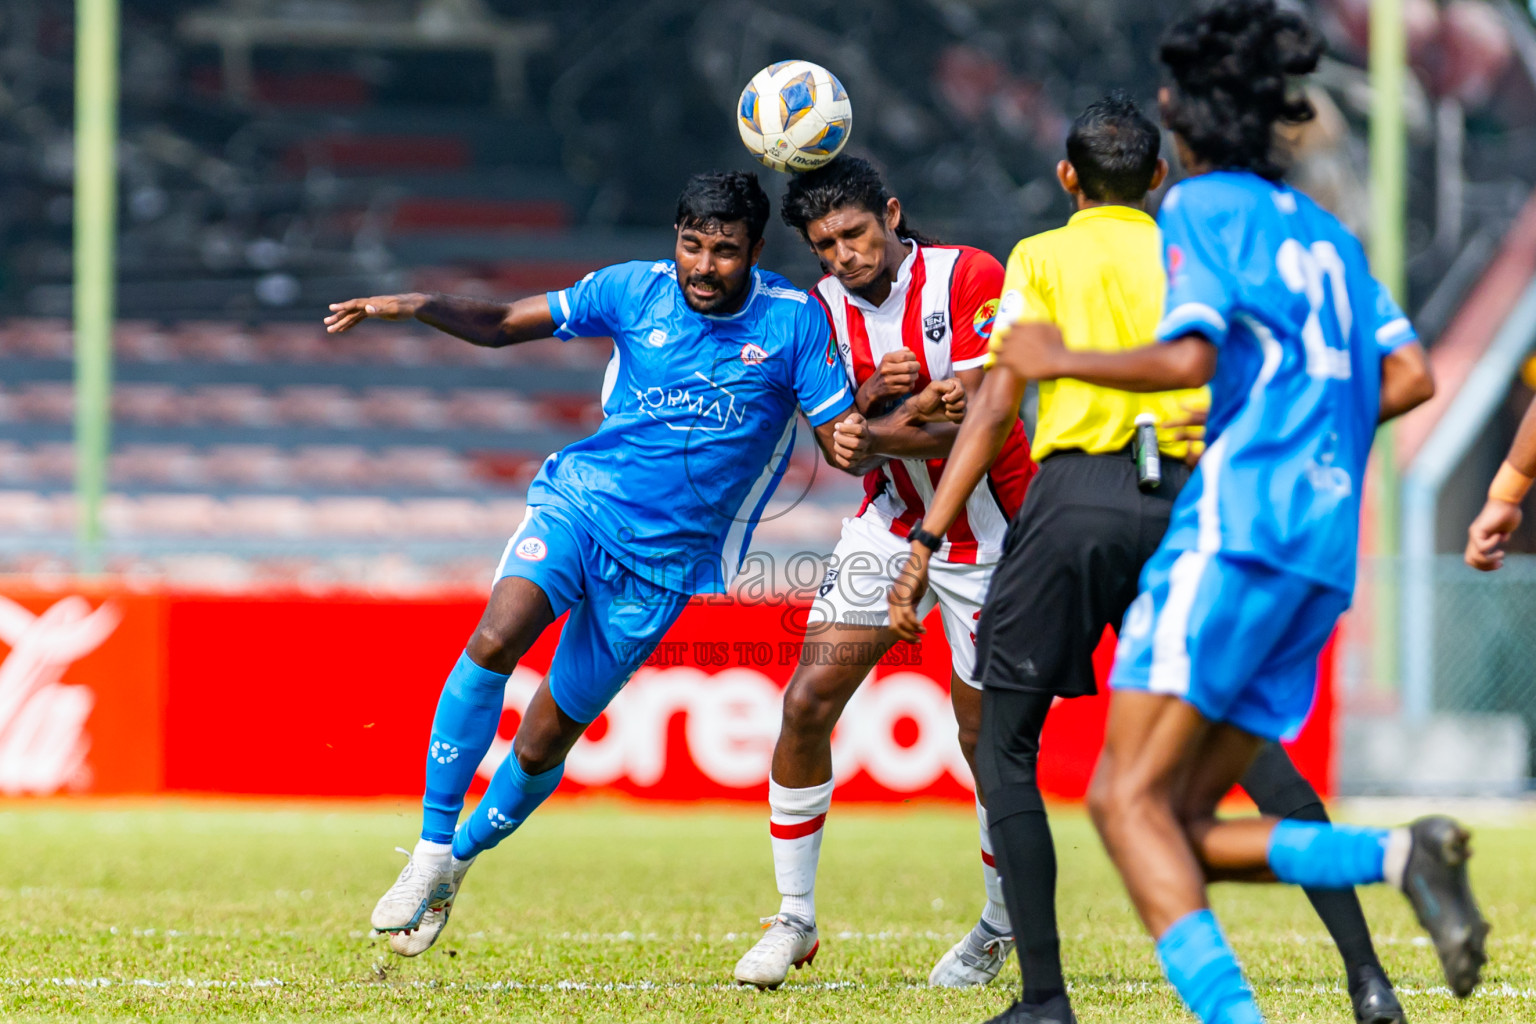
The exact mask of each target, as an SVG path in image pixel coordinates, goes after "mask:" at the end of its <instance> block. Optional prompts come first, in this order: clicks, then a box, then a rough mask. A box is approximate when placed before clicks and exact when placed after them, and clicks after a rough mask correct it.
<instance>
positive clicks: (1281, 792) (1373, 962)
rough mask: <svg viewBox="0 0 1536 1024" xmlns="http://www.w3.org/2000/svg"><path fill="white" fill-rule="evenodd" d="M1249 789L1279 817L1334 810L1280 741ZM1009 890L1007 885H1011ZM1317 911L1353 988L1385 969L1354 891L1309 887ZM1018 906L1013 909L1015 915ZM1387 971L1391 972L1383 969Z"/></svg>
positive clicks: (1322, 817)
mask: <svg viewBox="0 0 1536 1024" xmlns="http://www.w3.org/2000/svg"><path fill="white" fill-rule="evenodd" d="M1242 785H1243V789H1244V790H1245V791H1246V792H1247V793H1248V795H1249V797H1251V798H1252V799H1253V802H1254V803H1255V804H1257V805H1258V808H1259V812H1260V813H1261V814H1264V815H1266V816H1268V817H1273V818H1290V819H1291V820H1293V821H1327V820H1328V812H1327V810H1326V809H1325V808H1324V807H1323V802H1322V800H1321V799H1320V798H1319V797H1318V795H1317V790H1315V789H1313V788H1312V784H1311V783H1309V782H1308V781H1307V780H1306V779H1305V778H1303V777H1302V775H1301V773H1300V772H1299V771H1297V770H1296V766H1295V765H1294V764H1293V763H1292V762H1291V758H1290V755H1289V754H1287V753H1286V752H1285V751H1284V749H1283V748H1281V746H1280V745H1279V744H1278V743H1270V744H1266V745H1265V746H1264V747H1263V748H1262V749H1261V750H1260V751H1259V756H1258V757H1257V758H1255V759H1254V762H1253V765H1252V767H1250V768H1249V769H1248V774H1247V775H1245V776H1243V783H1242ZM1004 884H1005V889H1006V883H1004ZM1303 891H1304V892H1305V893H1306V894H1307V899H1309V900H1311V901H1312V909H1313V910H1315V911H1317V916H1318V917H1320V918H1322V921H1323V925H1324V926H1325V927H1326V928H1327V929H1328V934H1329V935H1331V936H1333V943H1334V945H1335V946H1337V947H1338V948H1339V955H1340V956H1341V957H1343V958H1344V972H1345V975H1346V977H1347V979H1348V983H1349V988H1350V990H1351V991H1353V990H1354V989H1355V988H1356V987H1357V986H1358V985H1359V984H1360V982H1361V973H1362V972H1363V971H1365V970H1366V969H1369V968H1374V969H1375V970H1377V971H1381V970H1382V967H1381V960H1380V959H1379V958H1378V957H1377V955H1376V947H1375V946H1374V945H1373V944H1372V942H1371V929H1370V926H1369V925H1367V924H1366V923H1365V911H1364V910H1362V909H1361V907H1360V897H1359V896H1357V895H1356V894H1355V890H1353V889H1305V890H1303ZM1012 909H1013V908H1012V907H1009V911H1010V913H1011V912H1012ZM1383 973H1385V972H1383Z"/></svg>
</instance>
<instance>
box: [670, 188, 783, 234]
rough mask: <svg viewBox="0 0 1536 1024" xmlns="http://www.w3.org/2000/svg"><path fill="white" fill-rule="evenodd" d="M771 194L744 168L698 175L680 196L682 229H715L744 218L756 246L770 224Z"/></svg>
mask: <svg viewBox="0 0 1536 1024" xmlns="http://www.w3.org/2000/svg"><path fill="white" fill-rule="evenodd" d="M768 212H769V211H768V193H766V192H764V191H763V186H762V185H760V184H758V181H757V175H755V174H749V173H747V172H745V171H706V172H704V173H702V174H695V175H694V176H693V177H691V178H689V179H688V183H687V184H686V185H684V186H683V192H682V194H681V195H680V196H678V197H677V219H676V220H675V221H673V223H674V224H676V225H677V226H678V227H679V228H704V229H706V230H707V229H709V228H716V227H719V226H720V225H722V224H729V223H731V222H733V221H738V220H740V221H745V222H746V224H747V238H748V239H749V240H750V241H751V242H752V244H754V245H756V244H757V240H758V239H759V238H762V237H763V228H764V227H765V226H766V225H767V224H768Z"/></svg>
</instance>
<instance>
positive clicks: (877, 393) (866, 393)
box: [853, 375, 898, 416]
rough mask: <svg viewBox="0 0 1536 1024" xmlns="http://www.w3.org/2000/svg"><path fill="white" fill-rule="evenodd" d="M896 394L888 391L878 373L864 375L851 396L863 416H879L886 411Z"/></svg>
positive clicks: (894, 399) (895, 398)
mask: <svg viewBox="0 0 1536 1024" xmlns="http://www.w3.org/2000/svg"><path fill="white" fill-rule="evenodd" d="M897 398H898V396H896V395H893V394H891V393H890V391H888V390H887V389H886V387H885V385H884V384H883V383H882V382H881V379H880V377H879V376H878V375H874V376H870V377H866V378H865V379H864V383H863V384H860V385H859V390H858V392H857V393H856V394H855V395H854V396H853V404H854V407H855V408H857V409H858V410H859V412H861V413H863V414H864V415H865V416H880V415H883V414H884V413H885V412H887V411H888V409H889V407H890V406H891V405H892V404H893V403H894V402H895V401H896V400H897Z"/></svg>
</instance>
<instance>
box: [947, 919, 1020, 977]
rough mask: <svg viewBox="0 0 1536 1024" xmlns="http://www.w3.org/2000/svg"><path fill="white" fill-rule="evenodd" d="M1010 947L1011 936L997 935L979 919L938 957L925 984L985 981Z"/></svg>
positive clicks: (1000, 963) (1011, 943) (1011, 946)
mask: <svg viewBox="0 0 1536 1024" xmlns="http://www.w3.org/2000/svg"><path fill="white" fill-rule="evenodd" d="M1012 950H1013V936H1012V935H999V934H998V933H997V932H995V931H993V930H992V929H991V928H988V927H987V925H986V923H985V922H983V921H977V922H976V926H975V927H974V928H972V929H971V930H970V931H969V932H967V933H966V935H965V938H963V939H961V940H960V941H959V942H957V943H955V944H954V945H953V946H951V947H950V950H949V952H947V953H945V954H944V955H943V956H941V957H940V958H939V962H938V963H936V964H934V965H933V971H932V973H930V974H929V975H928V984H930V985H933V986H935V987H937V988H966V987H968V986H971V985H986V984H988V983H990V982H991V981H992V979H993V978H995V977H997V972H998V971H1001V970H1002V969H1003V964H1004V963H1006V962H1007V960H1008V954H1009V953H1010V952H1012Z"/></svg>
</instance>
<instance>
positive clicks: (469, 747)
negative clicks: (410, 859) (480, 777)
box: [421, 651, 510, 843]
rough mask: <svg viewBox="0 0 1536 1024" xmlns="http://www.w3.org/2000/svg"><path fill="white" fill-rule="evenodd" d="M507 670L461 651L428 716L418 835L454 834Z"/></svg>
mask: <svg viewBox="0 0 1536 1024" xmlns="http://www.w3.org/2000/svg"><path fill="white" fill-rule="evenodd" d="M508 678H510V677H509V676H505V675H502V674H501V673H500V672H492V671H491V670H490V669H488V668H481V667H480V666H479V665H476V664H475V663H474V662H473V661H470V660H469V652H467V651H466V652H464V653H463V654H460V655H459V660H458V662H457V663H456V664H455V665H454V666H453V671H452V672H450V673H448V682H447V683H446V684H444V686H443V694H442V696H441V697H439V698H438V699H437V714H436V716H434V717H433V719H432V743H431V746H429V747H428V748H427V786H426V793H425V794H424V795H423V796H422V798H421V838H423V839H425V840H427V841H429V842H433V843H446V842H448V841H450V840H451V839H453V830H454V829H455V828H457V827H458V824H459V812H460V811H462V810H463V809H464V794H465V793H466V792H468V791H469V784H470V783H471V782H473V781H474V778H475V769H476V768H478V767H480V762H481V761H482V760H484V759H485V755H486V752H487V751H488V750H490V749H491V744H492V743H493V742H495V740H496V726H497V725H499V724H500V723H501V701H502V694H503V693H505V691H506V689H507V679H508Z"/></svg>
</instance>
